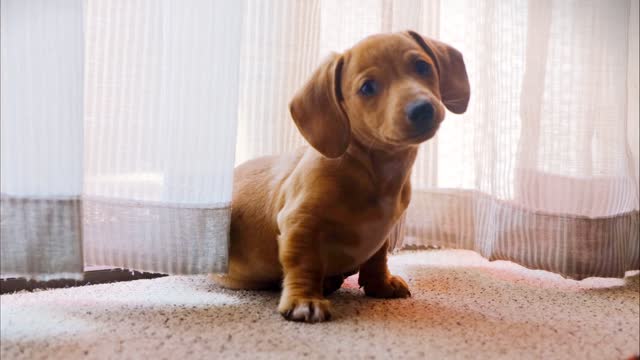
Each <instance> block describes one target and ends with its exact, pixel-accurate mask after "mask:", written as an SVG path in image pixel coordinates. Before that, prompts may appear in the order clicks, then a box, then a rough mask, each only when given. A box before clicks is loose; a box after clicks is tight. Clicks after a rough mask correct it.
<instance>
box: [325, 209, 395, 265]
mask: <svg viewBox="0 0 640 360" xmlns="http://www.w3.org/2000/svg"><path fill="white" fill-rule="evenodd" d="M405 208H406V205H405V204H404V203H403V202H401V201H399V199H398V198H396V197H387V198H382V199H380V200H378V201H376V203H375V204H374V205H370V206H367V207H365V208H363V209H362V210H361V211H362V212H361V213H360V214H359V215H360V216H358V219H357V220H356V221H352V222H348V223H343V224H341V226H340V227H338V231H336V233H335V234H334V238H333V240H332V241H331V244H330V246H329V247H330V249H329V250H330V251H329V253H330V259H329V264H328V265H329V267H330V268H333V269H331V270H333V271H331V272H336V273H340V272H345V271H350V270H352V269H353V268H355V267H357V266H360V265H361V264H362V263H364V262H365V261H366V260H368V259H369V258H370V257H371V256H373V254H375V253H376V251H378V250H379V249H380V248H381V247H382V245H383V244H384V241H385V240H386V239H387V236H388V234H389V232H390V231H391V229H392V228H393V226H394V225H395V223H396V222H397V221H398V218H399V216H400V214H402V211H404V209H405ZM332 260H333V261H332Z"/></svg>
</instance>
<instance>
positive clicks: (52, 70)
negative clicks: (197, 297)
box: [1, 0, 640, 278]
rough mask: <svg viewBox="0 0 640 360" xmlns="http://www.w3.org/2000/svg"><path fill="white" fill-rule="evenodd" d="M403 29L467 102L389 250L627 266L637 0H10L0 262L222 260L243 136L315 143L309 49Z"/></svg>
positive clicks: (617, 269) (265, 142) (29, 267)
mask: <svg viewBox="0 0 640 360" xmlns="http://www.w3.org/2000/svg"><path fill="white" fill-rule="evenodd" d="M83 5H84V9H83ZM83 11H84V14H83ZM83 24H84V26H83ZM405 29H412V30H415V31H418V32H420V33H422V34H423V35H426V36H431V37H435V38H439V39H440V40H442V41H444V42H447V43H450V44H452V45H454V46H455V47H457V48H458V49H459V50H461V51H462V53H463V54H464V56H465V61H466V64H467V67H468V69H467V70H468V73H469V78H470V81H471V89H472V96H471V103H470V105H469V109H468V112H467V113H466V114H464V115H461V116H455V115H453V114H448V116H447V119H446V120H445V122H444V124H443V126H442V128H441V130H440V132H439V134H438V135H437V137H436V138H435V139H433V140H431V141H429V142H428V143H426V144H424V145H422V149H421V152H420V155H419V157H418V160H417V162H416V165H415V168H414V172H413V175H412V181H413V185H414V186H413V187H414V190H415V191H414V194H413V200H412V203H411V206H410V208H409V210H408V212H407V214H406V217H405V219H404V220H403V221H402V222H401V223H400V224H399V226H398V227H397V229H396V231H395V232H394V233H393V236H392V238H393V239H392V240H393V241H394V243H395V244H396V246H397V247H401V246H402V245H404V246H430V245H437V246H448V247H458V248H467V249H473V250H476V251H478V252H480V253H481V254H483V255H484V256H486V257H488V258H491V259H508V260H513V261H516V262H519V263H521V264H523V265H525V266H528V267H532V268H538V269H546V270H551V271H555V272H559V273H562V274H564V275H567V276H572V277H575V278H583V277H587V276H594V275H598V276H621V275H623V274H624V271H625V270H630V269H637V268H638V267H639V265H640V264H639V262H640V241H639V231H638V226H639V225H638V224H639V215H638V208H639V205H638V178H639V176H638V171H639V170H638V161H639V158H638V122H639V119H638V116H639V115H638V2H637V1H633V0H616V1H589V0H580V1H568V0H567V1H552V0H513V1H490V0H480V1H471V0H450V1H449V0H448V1H437V0H433V1H423V0H370V1H369V0H368V1H362V0H346V1H345V0H340V1H339V0H309V1H297V0H279V1H259V0H245V1H237V2H236V1H222V0H218V1H204V0H202V1H198V0H189V1H177V0H161V1H151V0H131V1H125V0H118V1H94V0H88V1H86V2H82V1H81V0H68V1H64V0H49V1H33V0H29V1H17V0H2V44H1V47H2V73H1V74H2V94H1V95H2V241H1V244H2V275H3V276H5V274H7V273H17V274H22V275H27V276H29V275H31V276H38V275H39V276H44V275H43V274H49V275H48V276H53V275H51V274H52V273H58V275H56V276H63V275H64V274H66V275H64V276H68V275H69V274H77V273H79V272H80V271H81V270H82V264H83V261H82V259H83V258H82V253H83V252H84V259H85V260H86V263H87V264H96V265H111V266H122V267H128V268H132V269H142V270H151V271H164V272H171V273H197V272H207V271H217V270H223V269H224V268H225V264H226V250H227V230H228V214H229V213H228V212H229V209H228V205H229V201H230V194H231V191H230V189H231V180H232V167H233V164H234V155H233V151H234V146H235V154H236V156H235V163H236V164H237V163H240V162H243V161H245V160H248V159H250V158H253V157H256V156H260V155H265V154H278V153H282V152H286V151H291V150H293V149H294V148H296V147H298V146H300V145H303V144H304V141H303V139H302V138H301V136H300V135H299V134H298V133H297V131H296V129H295V126H294V125H293V123H292V121H291V118H290V115H289V113H288V106H287V104H288V102H289V99H290V98H291V96H292V95H293V93H294V92H295V91H296V90H297V88H298V87H299V86H301V84H303V82H304V81H305V80H306V78H307V77H308V76H309V75H310V74H311V72H312V71H313V70H314V67H315V66H316V65H317V64H318V63H319V61H320V60H321V59H322V58H323V57H324V56H326V55H327V53H328V52H329V51H342V50H344V49H346V48H348V47H350V46H351V45H353V44H354V43H355V42H357V41H358V40H360V39H362V38H363V37H365V36H367V35H370V34H374V33H378V32H388V31H401V30H405ZM83 30H84V31H83ZM83 99H84V100H83ZM236 124H237V137H236ZM236 139H237V141H235V140H236ZM234 141H235V142H234ZM60 274H62V275H60Z"/></svg>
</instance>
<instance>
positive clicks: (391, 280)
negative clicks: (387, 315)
mask: <svg viewBox="0 0 640 360" xmlns="http://www.w3.org/2000/svg"><path fill="white" fill-rule="evenodd" d="M364 293H365V294H366V295H367V296H371V297H375V298H386V299H389V298H406V297H410V296H411V292H410V291H409V286H408V285H407V283H406V282H405V281H404V280H402V278H401V277H400V276H395V275H391V276H389V277H387V278H385V279H383V280H381V281H372V282H368V283H367V284H366V285H365V286H364Z"/></svg>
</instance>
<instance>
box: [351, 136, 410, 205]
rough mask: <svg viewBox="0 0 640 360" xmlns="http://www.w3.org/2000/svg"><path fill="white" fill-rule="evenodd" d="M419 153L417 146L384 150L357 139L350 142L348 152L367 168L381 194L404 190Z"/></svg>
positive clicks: (391, 193) (396, 192)
mask: <svg viewBox="0 0 640 360" xmlns="http://www.w3.org/2000/svg"><path fill="white" fill-rule="evenodd" d="M417 154H418V147H417V146H408V147H404V148H401V149H395V150H382V149H375V148H369V147H367V146H365V145H364V144H363V143H361V142H359V141H357V140H353V141H352V142H351V144H349V148H348V149H347V153H346V155H347V156H349V157H351V158H352V159H354V160H355V161H357V162H358V163H360V164H361V165H362V166H363V167H364V168H365V169H366V170H367V172H368V173H369V176H370V177H371V179H372V181H373V183H374V184H375V185H376V188H377V190H378V192H379V193H380V194H381V195H395V194H398V193H400V191H402V188H403V187H404V186H405V184H407V183H409V178H410V176H411V168H412V167H413V163H414V162H415V160H416V156H417Z"/></svg>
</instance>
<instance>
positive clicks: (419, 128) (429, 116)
mask: <svg viewBox="0 0 640 360" xmlns="http://www.w3.org/2000/svg"><path fill="white" fill-rule="evenodd" d="M404 111H405V113H406V115H407V119H409V122H410V123H411V125H412V126H413V128H414V129H415V130H416V132H418V133H423V132H427V131H429V130H431V129H433V128H434V127H435V126H436V123H435V119H434V115H435V108H434V107H433V104H432V103H431V102H430V101H428V100H424V99H419V100H414V101H412V102H410V103H409V104H408V105H407V106H406V107H405V109H404Z"/></svg>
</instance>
